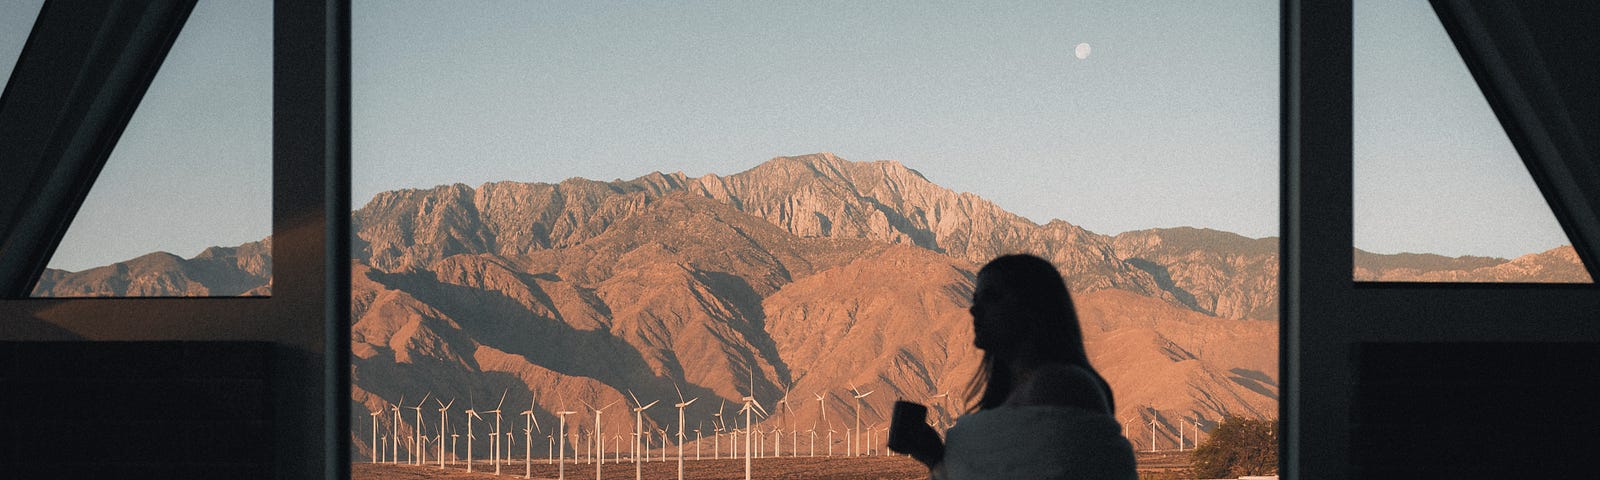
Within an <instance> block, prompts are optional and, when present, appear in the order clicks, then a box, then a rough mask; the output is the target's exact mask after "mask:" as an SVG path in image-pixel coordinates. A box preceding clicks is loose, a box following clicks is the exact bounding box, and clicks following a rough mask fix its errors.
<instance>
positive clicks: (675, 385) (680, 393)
mask: <svg viewBox="0 0 1600 480" xmlns="http://www.w3.org/2000/svg"><path fill="white" fill-rule="evenodd" d="M672 389H673V390H676V391H677V392H678V403H683V389H680V388H678V382H672Z"/></svg>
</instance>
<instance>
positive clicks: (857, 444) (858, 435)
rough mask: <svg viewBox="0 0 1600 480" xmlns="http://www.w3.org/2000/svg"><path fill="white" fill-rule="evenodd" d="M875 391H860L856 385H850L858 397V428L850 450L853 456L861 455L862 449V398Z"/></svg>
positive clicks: (852, 391)
mask: <svg viewBox="0 0 1600 480" xmlns="http://www.w3.org/2000/svg"><path fill="white" fill-rule="evenodd" d="M875 391H876V390H872V391H868V392H867V393H860V392H858V391H856V387H854V386H852V387H850V393H851V394H853V395H855V399H856V429H855V433H854V435H855V439H854V442H852V443H851V445H853V449H852V450H851V451H850V456H852V457H853V456H857V455H859V454H860V452H859V450H861V404H862V402H863V401H862V400H861V399H863V398H867V395H872V392H875Z"/></svg>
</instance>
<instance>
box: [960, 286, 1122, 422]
mask: <svg viewBox="0 0 1600 480" xmlns="http://www.w3.org/2000/svg"><path fill="white" fill-rule="evenodd" d="M977 282H978V283H979V284H981V285H982V286H983V287H985V290H986V291H989V292H1003V294H1004V295H1006V296H1007V297H1009V299H1010V300H1011V301H1012V302H1014V303H1016V304H1017V306H1018V307H1020V311H1017V312H1012V313H1016V315H1011V316H1009V317H1007V318H1005V319H1004V322H1005V324H1004V325H1003V326H996V327H993V328H1005V329H1012V330H1014V331H1013V332H1008V333H1006V335H1005V336H1006V337H1007V338H1010V339H1013V340H1014V341H1013V342H1010V344H996V345H991V346H990V347H989V348H986V349H985V350H984V351H983V362H982V363H981V364H980V365H979V367H978V374H977V376H975V377H973V379H972V383H971V385H969V386H968V389H967V401H968V402H969V403H970V407H969V408H968V412H969V413H971V412H976V411H979V410H987V409H991V408H995V407H998V406H1000V405H1001V404H1003V403H1005V401H1006V398H1007V397H1009V396H1011V392H1012V390H1014V389H1015V388H1016V385H1012V384H1011V383H1012V380H1011V375H1012V371H1013V369H1015V368H1017V367H1018V365H1013V362H1015V361H1016V355H1017V354H1018V351H1019V350H1022V349H1023V348H1024V346H1025V345H1024V344H1026V346H1028V347H1031V350H1030V353H1032V354H1033V355H1034V356H1033V357H1032V358H1030V360H1033V361H1037V362H1040V363H1061V364H1066V365H1073V366H1077V367H1081V368H1083V369H1084V370H1087V371H1088V372H1089V373H1090V374H1091V375H1093V376H1094V378H1095V381H1096V382H1098V383H1099V384H1100V389H1101V392H1102V393H1103V394H1104V395H1105V399H1106V406H1107V407H1108V409H1109V411H1111V412H1115V411H1116V406H1115V403H1114V402H1113V401H1112V398H1111V386H1110V385H1109V384H1107V383H1106V381H1105V379H1104V378H1102V377H1101V376H1100V372H1098V371H1096V370H1095V369H1094V366H1092V365H1090V364H1089V355H1088V353H1087V352H1086V351H1085V350H1084V347H1083V331H1082V328H1081V327H1079V325H1078V313H1077V310H1076V309H1075V308H1073V306H1072V296H1071V295H1070V294H1069V293H1067V284H1066V282H1064V281H1062V279H1061V273H1060V272H1058V271H1057V270H1056V267H1055V265H1051V264H1050V262H1049V261H1046V260H1044V259H1042V258H1039V257H1036V256H1033V255H1005V256H1002V257H999V258H996V259H994V260H992V261H990V262H989V263H988V264H986V265H984V266H983V268H982V269H979V270H978V276H977ZM981 301H993V300H986V299H980V298H974V299H973V306H974V308H975V309H976V308H983V306H982V305H979V302H981Z"/></svg>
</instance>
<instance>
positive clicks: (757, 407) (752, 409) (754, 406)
mask: <svg viewBox="0 0 1600 480" xmlns="http://www.w3.org/2000/svg"><path fill="white" fill-rule="evenodd" d="M750 386H751V388H750V392H751V394H750V395H745V396H744V398H741V399H740V400H744V408H740V409H739V411H740V412H743V413H744V428H745V432H744V480H750V454H751V451H750V438H751V437H750V434H751V433H752V432H755V431H756V429H755V427H753V426H751V425H752V424H751V423H750V415H751V414H752V413H756V412H757V411H759V412H760V414H761V416H762V417H766V416H768V415H767V409H765V408H761V403H760V402H757V401H756V397H755V373H754V372H752V373H751V374H750Z"/></svg>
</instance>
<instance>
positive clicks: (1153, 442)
mask: <svg viewBox="0 0 1600 480" xmlns="http://www.w3.org/2000/svg"><path fill="white" fill-rule="evenodd" d="M1150 451H1152V452H1154V451H1156V419H1155V417H1150Z"/></svg>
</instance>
